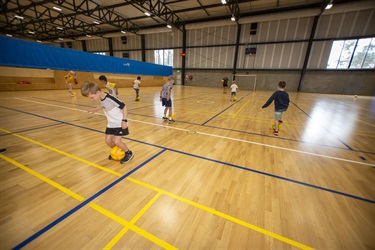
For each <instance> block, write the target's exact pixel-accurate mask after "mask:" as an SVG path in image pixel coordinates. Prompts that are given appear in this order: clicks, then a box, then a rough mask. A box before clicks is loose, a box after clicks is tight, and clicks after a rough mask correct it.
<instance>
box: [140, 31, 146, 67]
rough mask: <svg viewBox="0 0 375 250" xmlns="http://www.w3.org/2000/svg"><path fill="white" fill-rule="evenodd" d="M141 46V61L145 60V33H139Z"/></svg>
mask: <svg viewBox="0 0 375 250" xmlns="http://www.w3.org/2000/svg"><path fill="white" fill-rule="evenodd" d="M141 48H142V62H146V39H145V35H141Z"/></svg>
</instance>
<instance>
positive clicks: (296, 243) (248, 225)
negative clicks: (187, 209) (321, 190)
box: [126, 177, 314, 250]
mask: <svg viewBox="0 0 375 250" xmlns="http://www.w3.org/2000/svg"><path fill="white" fill-rule="evenodd" d="M126 179H127V180H129V181H131V182H134V183H137V184H139V185H141V186H144V187H146V188H149V189H151V190H155V191H157V192H160V193H162V194H165V195H167V196H169V197H172V198H174V199H176V200H179V201H182V202H185V203H187V204H189V205H191V206H194V207H197V208H199V209H202V210H204V211H207V212H209V213H212V214H215V215H217V216H220V217H222V218H224V219H227V220H229V221H232V222H234V223H237V224H239V225H242V226H244V227H247V228H250V229H252V230H254V231H257V232H259V233H262V234H265V235H267V236H270V237H272V238H274V239H277V240H280V241H282V242H285V243H287V244H289V245H292V246H295V247H298V248H300V249H306V250H312V249H314V248H311V247H309V246H306V245H303V244H301V243H299V242H296V241H293V240H291V239H288V238H286V237H283V236H281V235H278V234H275V233H273V232H270V231H268V230H266V229H263V228H260V227H257V226H255V225H252V224H250V223H247V222H245V221H242V220H240V219H237V218H235V217H232V216H230V215H227V214H224V213H222V212H219V211H217V210H215V209H213V208H210V207H206V206H204V205H201V204H199V203H196V202H194V201H190V200H188V199H185V198H183V197H180V196H178V195H175V194H172V193H169V192H167V191H164V190H162V189H159V188H157V187H154V186H152V185H149V184H147V183H144V182H142V181H139V180H135V179H133V178H131V177H128V178H126Z"/></svg>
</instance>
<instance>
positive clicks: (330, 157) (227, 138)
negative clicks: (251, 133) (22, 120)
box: [14, 97, 374, 167]
mask: <svg viewBox="0 0 375 250" xmlns="http://www.w3.org/2000/svg"><path fill="white" fill-rule="evenodd" d="M14 99H17V100H21V101H26V102H32V103H38V104H42V105H46V106H52V107H57V108H63V109H69V110H75V111H80V112H85V113H88V111H87V110H83V109H76V108H69V107H65V106H60V105H54V104H49V103H44V102H37V101H31V100H26V99H22V98H16V97H15V98H14ZM90 114H92V113H90ZM94 114H95V115H101V116H105V115H104V114H101V113H94ZM128 120H130V121H134V122H139V123H143V124H147V125H151V126H158V127H162V128H167V129H174V130H179V131H184V132H188V131H191V130H188V129H183V128H175V127H171V126H165V125H160V124H156V123H151V122H145V121H140V120H135V119H129V118H128ZM196 134H201V135H206V136H212V137H217V138H222V139H226V140H232V141H238V142H244V143H248V144H253V145H258V146H263V147H269V148H275V149H280V150H285V151H290V152H295V153H299V154H306V155H312V156H317V157H322V158H327V159H332V160H337V161H344V162H350V163H355V164H360V165H365V166H370V167H373V166H374V164H371V163H364V162H360V161H353V160H348V159H343V158H338V157H333V156H329V155H322V154H316V153H311V152H307V151H301V150H296V149H291V148H283V147H279V146H274V145H270V144H264V143H259V142H253V141H247V140H242V139H237V138H232V137H227V136H221V135H214V134H209V133H205V132H199V131H197V132H196Z"/></svg>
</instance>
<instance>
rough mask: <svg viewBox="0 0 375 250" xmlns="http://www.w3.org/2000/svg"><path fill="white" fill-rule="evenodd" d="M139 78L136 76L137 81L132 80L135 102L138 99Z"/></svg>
mask: <svg viewBox="0 0 375 250" xmlns="http://www.w3.org/2000/svg"><path fill="white" fill-rule="evenodd" d="M140 80H141V77H140V76H138V77H137V80H134V82H133V83H134V86H133V87H134V90H135V100H136V101H138V97H139V85H141V81H140Z"/></svg>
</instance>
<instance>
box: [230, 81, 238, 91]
mask: <svg viewBox="0 0 375 250" xmlns="http://www.w3.org/2000/svg"><path fill="white" fill-rule="evenodd" d="M230 89H231V92H237V89H238V86H237V84H235V83H233V84H232V85H230Z"/></svg>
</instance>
